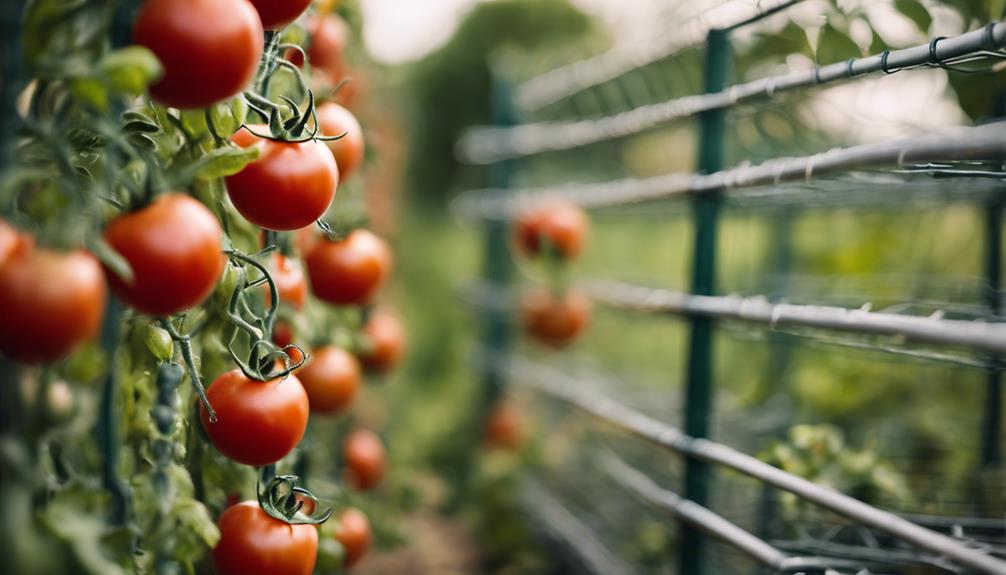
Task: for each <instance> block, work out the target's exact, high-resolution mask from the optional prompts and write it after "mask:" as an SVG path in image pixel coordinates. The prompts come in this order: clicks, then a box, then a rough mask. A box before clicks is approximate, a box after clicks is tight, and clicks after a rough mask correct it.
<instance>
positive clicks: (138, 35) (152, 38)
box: [133, 0, 263, 108]
mask: <svg viewBox="0 0 1006 575" xmlns="http://www.w3.org/2000/svg"><path fill="white" fill-rule="evenodd" d="M133 38H134V40H135V41H136V43H137V44H139V45H141V46H145V47H147V48H149V49H150V50H151V51H152V52H153V53H154V55H156V56H157V59H158V60H160V62H161V66H162V67H163V68H164V75H163V76H162V77H161V79H160V80H159V81H158V82H157V83H155V84H153V85H152V86H151V87H150V95H151V96H152V97H153V98H154V99H155V100H157V101H159V102H161V103H163V104H166V105H168V106H174V107H176V108H205V107H207V106H209V105H211V104H214V103H216V102H219V101H221V100H226V99H227V98H230V97H232V96H234V95H236V94H238V93H240V92H241V91H242V90H243V89H244V88H245V87H246V86H247V85H248V84H249V82H251V80H252V78H253V77H254V76H255V71H256V70H257V69H258V64H259V60H260V59H261V57H262V47H263V35H262V23H261V22H260V21H259V17H258V14H257V13H256V12H255V7H254V6H252V5H251V3H249V2H248V0H147V1H146V3H144V5H143V7H141V8H140V12H139V14H138V15H137V18H136V24H135V25H134V27H133Z"/></svg>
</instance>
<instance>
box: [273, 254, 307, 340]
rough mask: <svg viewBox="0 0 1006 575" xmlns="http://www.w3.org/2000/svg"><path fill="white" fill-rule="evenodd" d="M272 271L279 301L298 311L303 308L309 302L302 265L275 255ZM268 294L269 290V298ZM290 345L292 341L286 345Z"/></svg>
mask: <svg viewBox="0 0 1006 575" xmlns="http://www.w3.org/2000/svg"><path fill="white" fill-rule="evenodd" d="M270 271H271V272H272V279H273V281H274V282H275V283H276V290H277V291H278V292H279V300H280V301H282V302H286V303H288V304H290V305H291V306H293V308H294V309H296V310H299V309H301V308H303V307H304V302H305V301H307V280H306V279H305V278H304V270H303V269H302V268H301V267H300V264H299V263H297V262H296V261H295V260H291V259H290V258H288V257H286V256H284V255H283V254H278V253H277V254H274V255H273V258H272V268H271V270H270ZM268 294H269V290H266V295H267V298H268ZM267 301H268V299H267ZM290 343H292V341H290V342H287V344H286V345H289V344H290Z"/></svg>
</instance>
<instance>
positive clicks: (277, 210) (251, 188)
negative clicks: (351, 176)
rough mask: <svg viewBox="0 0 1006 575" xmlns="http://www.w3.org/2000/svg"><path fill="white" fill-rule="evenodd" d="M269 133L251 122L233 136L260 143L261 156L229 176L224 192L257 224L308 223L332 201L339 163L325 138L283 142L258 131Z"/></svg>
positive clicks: (286, 226)
mask: <svg viewBox="0 0 1006 575" xmlns="http://www.w3.org/2000/svg"><path fill="white" fill-rule="evenodd" d="M268 132H269V129H268V128H267V127H266V126H252V127H248V128H245V129H242V130H239V131H238V132H236V133H235V134H234V135H233V136H232V137H231V139H232V140H233V141H234V143H236V144H237V145H239V146H241V147H249V146H256V147H258V148H259V156H258V159H256V160H255V161H253V162H251V163H249V164H248V165H246V166H245V167H244V168H243V169H242V170H241V171H240V172H238V173H236V174H234V175H231V176H228V177H227V195H228V196H230V199H231V201H232V202H233V203H234V207H236V208H237V210H238V211H239V212H240V213H241V215H242V216H244V217H245V218H247V219H248V221H250V222H252V223H253V224H255V225H258V226H261V227H263V228H266V229H268V230H276V231H291V230H297V229H300V228H303V227H307V226H309V225H311V224H313V223H314V222H315V221H317V220H318V218H320V217H321V216H323V215H324V214H325V212H326V211H327V210H328V207H329V206H330V205H331V204H332V199H333V198H334V197H335V190H336V187H337V186H338V185H339V168H338V167H337V165H336V163H335V159H334V158H333V157H332V154H331V153H330V152H329V151H328V149H327V148H326V147H325V144H324V143H322V142H320V141H317V140H308V141H304V142H282V141H274V140H269V139H267V138H264V137H260V136H258V135H256V133H258V134H265V133H268Z"/></svg>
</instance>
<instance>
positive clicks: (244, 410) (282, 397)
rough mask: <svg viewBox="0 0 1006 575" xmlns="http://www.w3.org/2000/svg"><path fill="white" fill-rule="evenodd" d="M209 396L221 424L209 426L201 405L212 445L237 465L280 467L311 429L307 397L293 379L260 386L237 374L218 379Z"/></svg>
mask: <svg viewBox="0 0 1006 575" xmlns="http://www.w3.org/2000/svg"><path fill="white" fill-rule="evenodd" d="M206 396H207V398H209V400H210V405H212V406H213V409H214V410H215V411H216V413H217V421H216V422H214V423H211V422H210V419H209V414H208V413H207V412H206V408H205V407H203V406H201V405H200V414H201V416H202V420H203V427H204V428H205V429H206V433H207V434H208V435H209V436H210V441H212V442H213V445H214V446H216V448H217V449H218V450H220V452H221V453H223V454H224V455H226V456H227V457H229V458H231V459H233V460H234V461H237V462H238V463H244V464H245V465H255V466H263V465H269V464H270V463H276V462H277V461H279V460H280V459H282V458H283V457H284V456H286V454H288V453H290V451H291V450H292V449H293V448H294V447H296V446H297V443H298V442H299V441H300V439H301V437H303V436H304V430H305V429H307V415H308V402H307V393H306V392H305V391H304V386H303V385H301V383H300V381H299V380H298V379H297V376H295V375H289V376H287V377H286V378H285V379H274V380H272V381H266V382H262V381H255V380H253V379H249V378H248V377H246V376H245V375H244V374H243V373H241V370H238V369H235V370H233V371H228V372H227V373H224V374H223V375H221V376H220V377H218V378H217V379H216V380H215V381H214V382H213V384H212V385H210V387H209V389H207V390H206Z"/></svg>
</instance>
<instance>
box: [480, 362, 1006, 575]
mask: <svg viewBox="0 0 1006 575" xmlns="http://www.w3.org/2000/svg"><path fill="white" fill-rule="evenodd" d="M480 359H481V361H482V362H484V364H485V366H486V367H487V368H489V369H493V370H496V371H499V372H502V373H504V374H506V375H507V376H508V377H509V378H510V381H511V382H512V383H513V384H516V385H520V386H526V387H529V388H532V389H535V390H538V391H540V392H543V393H546V394H548V395H550V396H552V397H555V398H557V399H560V400H563V401H566V402H567V403H569V404H571V405H573V406H575V407H577V408H578V409H581V410H583V411H584V412H586V413H589V414H591V415H593V416H595V417H597V418H599V419H601V420H603V421H606V422H608V423H610V424H612V425H614V426H616V427H618V428H620V429H622V430H624V431H626V432H628V433H632V434H634V435H636V436H638V437H640V438H642V439H645V440H647V441H650V442H652V443H654V444H656V445H658V446H660V447H663V448H666V449H669V450H671V451H674V452H676V453H679V454H681V455H684V456H686V457H688V458H692V459H696V460H701V461H705V462H707V463H712V464H716V465H720V466H722V467H726V468H729V469H733V470H734V471H737V472H739V473H742V474H744V475H747V476H749V477H753V478H755V479H757V480H760V481H762V482H764V483H766V484H768V485H772V486H774V487H777V488H779V489H782V490H784V491H787V492H789V493H793V494H794V495H796V496H798V497H800V498H801V499H804V500H806V501H809V502H811V503H814V504H816V505H818V506H820V507H823V508H825V509H829V510H831V511H833V512H835V513H837V514H839V515H842V516H844V517H847V518H849V519H852V520H854V521H856V522H858V523H860V524H862V525H864V526H867V527H871V528H873V529H876V530H878V531H881V532H884V533H887V534H888V535H891V536H893V537H895V538H897V539H901V540H903V541H905V542H908V543H911V544H913V545H915V546H917V547H919V548H920V549H923V550H926V551H930V552H932V553H935V554H938V555H942V556H945V557H947V558H948V559H950V560H952V561H954V562H956V563H958V564H960V565H962V566H964V567H967V568H969V569H973V570H976V571H978V572H980V573H994V574H999V575H1002V574H1006V561H1003V560H1001V559H998V558H996V557H992V556H990V555H986V554H984V553H982V552H981V551H978V550H976V549H973V548H971V547H969V546H967V545H966V544H964V543H961V542H960V541H957V540H955V539H953V538H951V537H948V536H946V535H943V534H941V533H937V532H935V531H932V530H930V529H926V528H924V527H921V526H919V525H916V524H914V523H912V522H910V521H907V520H905V519H903V518H901V517H898V516H897V515H895V514H893V513H889V512H887V511H883V510H881V509H877V508H875V507H873V506H870V505H867V504H866V503H863V502H861V501H859V500H857V499H854V498H852V497H849V496H847V495H844V494H842V493H839V492H837V491H833V490H831V489H828V488H826V487H822V486H820V485H817V484H815V483H812V482H810V481H808V480H806V479H803V478H801V477H798V476H795V475H792V474H789V473H786V472H785V471H783V470H781V469H779V468H777V467H773V466H771V465H769V464H767V463H764V462H763V461H760V460H758V459H756V458H754V457H751V456H750V455H747V454H744V453H741V452H739V451H737V450H735V449H733V448H731V447H729V446H726V445H723V444H721V443H717V442H714V441H711V440H708V439H702V438H694V437H690V436H688V435H685V434H684V433H683V432H682V431H681V430H679V429H677V428H675V427H671V426H669V425H666V424H664V423H662V422H660V421H657V420H655V419H653V418H651V417H648V416H646V415H644V414H642V413H640V412H638V411H635V410H633V409H631V408H629V407H626V406H625V405H623V404H621V403H619V402H617V401H615V400H613V399H611V398H609V397H607V396H605V395H602V394H600V393H598V392H595V391H593V390H591V389H589V387H587V386H585V385H584V383H585V382H583V381H579V380H577V379H576V378H573V377H570V376H568V375H566V374H564V373H562V372H557V371H555V370H551V369H548V368H546V367H544V366H542V365H539V364H536V363H534V362H531V361H528V360H526V359H522V358H519V357H511V358H510V359H505V360H501V359H499V358H498V357H496V356H493V355H486V356H484V357H482V358H480Z"/></svg>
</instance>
